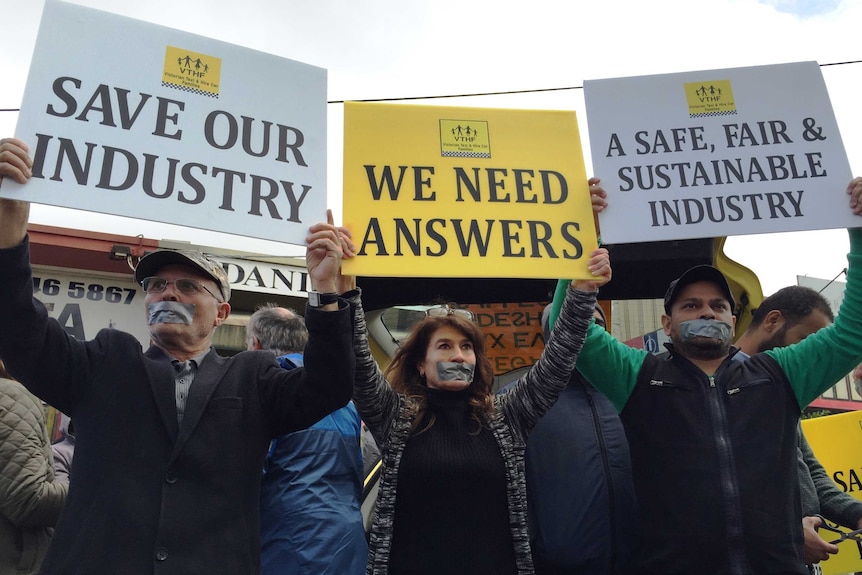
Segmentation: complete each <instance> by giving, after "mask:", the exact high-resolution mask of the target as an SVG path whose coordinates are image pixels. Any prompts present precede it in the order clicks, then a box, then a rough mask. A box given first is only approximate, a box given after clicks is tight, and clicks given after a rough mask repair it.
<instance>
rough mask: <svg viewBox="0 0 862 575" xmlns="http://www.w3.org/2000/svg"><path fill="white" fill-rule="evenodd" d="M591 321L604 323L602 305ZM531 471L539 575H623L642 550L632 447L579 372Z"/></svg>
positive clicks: (542, 431)
mask: <svg viewBox="0 0 862 575" xmlns="http://www.w3.org/2000/svg"><path fill="white" fill-rule="evenodd" d="M550 310H551V306H550V304H549V305H548V306H547V307H546V308H545V311H544V313H543V314H542V330H543V332H544V334H545V340H547V339H548V336H549V335H550V326H549V323H548V318H549V312H550ZM593 320H594V321H595V323H596V324H598V325H600V326H601V327H603V328H605V327H606V325H607V324H606V320H605V314H604V311H603V310H602V308H601V306H599V305H598V304H596V308H595V312H594V313H593ZM503 389H504V390H507V389H508V386H507V387H505V388H503ZM526 474H527V511H528V512H529V519H530V546H531V548H532V550H533V563H534V564H535V568H536V574H537V575H616V574H617V573H622V572H623V571H624V567H625V566H626V565H627V564H628V561H629V558H630V557H631V555H632V553H633V552H634V550H635V549H636V547H637V545H636V536H637V530H636V525H637V503H636V501H635V493H634V485H633V484H632V469H631V458H630V456H629V444H628V441H627V440H626V436H625V430H624V429H623V424H622V422H620V418H619V415H617V410H616V409H615V408H614V406H613V404H611V402H610V401H608V399H607V398H606V397H605V396H604V395H602V394H601V393H600V392H599V391H598V390H596V388H594V387H593V386H592V385H590V384H589V383H588V382H587V381H586V380H585V379H584V377H583V376H582V375H581V374H580V373H579V372H578V370H577V369H576V370H575V371H574V372H573V373H572V377H571V379H570V380H569V383H568V385H567V386H566V388H565V389H564V390H563V393H562V394H560V397H559V399H557V402H556V403H555V404H554V405H553V407H551V409H549V410H548V412H547V413H546V414H545V415H544V416H542V419H541V420H540V421H539V423H538V424H537V425H536V427H535V428H534V429H533V431H532V433H531V434H530V437H529V439H528V440H527V451H526Z"/></svg>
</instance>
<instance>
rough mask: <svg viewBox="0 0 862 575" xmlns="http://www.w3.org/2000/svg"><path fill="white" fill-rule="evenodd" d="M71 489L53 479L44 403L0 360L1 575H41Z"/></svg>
mask: <svg viewBox="0 0 862 575" xmlns="http://www.w3.org/2000/svg"><path fill="white" fill-rule="evenodd" d="M68 489H69V485H68V483H66V482H63V481H59V480H58V479H57V477H55V475H54V465H53V463H52V458H51V444H50V443H49V442H48V432H47V430H46V429H45V412H44V410H43V407H42V404H41V403H40V402H39V401H38V400H37V399H36V398H35V397H33V396H32V395H30V392H28V391H27V390H26V389H25V388H24V386H23V385H21V384H20V383H18V382H17V381H15V380H13V379H12V376H10V375H9V372H7V371H6V366H5V364H4V363H3V361H2V360H0V575H30V574H33V573H37V572H38V571H39V566H40V565H41V563H42V558H43V557H44V556H45V552H46V550H47V549H48V543H49V542H50V541H51V534H52V533H53V527H54V525H55V524H56V523H57V519H58V518H59V517H60V511H62V509H63V503H64V502H65V501H66V492H67V491H68Z"/></svg>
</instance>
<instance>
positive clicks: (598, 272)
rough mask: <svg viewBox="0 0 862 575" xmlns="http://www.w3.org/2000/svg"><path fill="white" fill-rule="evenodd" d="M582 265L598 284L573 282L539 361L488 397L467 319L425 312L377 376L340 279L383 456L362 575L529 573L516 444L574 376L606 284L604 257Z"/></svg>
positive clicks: (354, 300) (454, 312)
mask: <svg viewBox="0 0 862 575" xmlns="http://www.w3.org/2000/svg"><path fill="white" fill-rule="evenodd" d="M342 231H343V233H344V234H345V239H344V241H343V242H342V243H343V244H344V246H345V254H346V256H348V257H349V255H350V254H351V252H353V251H354V250H353V249H352V242H350V240H349V233H348V232H346V230H342ZM589 269H590V271H591V273H593V275H594V279H592V280H577V281H573V282H572V284H571V286H570V288H569V290H568V295H567V298H566V302H565V305H564V306H563V309H562V313H561V315H560V318H559V320H558V321H557V323H556V324H555V326H554V330H553V333H552V335H551V338H550V339H549V341H548V342H546V346H545V351H544V353H543V354H542V356H541V358H540V359H539V361H538V362H537V363H536V364H535V365H533V366H532V368H531V369H530V371H529V372H528V373H527V374H526V375H524V376H523V377H522V378H521V379H520V380H519V381H518V382H517V383H515V384H514V385H513V386H512V387H511V389H510V390H509V391H508V392H507V393H503V394H499V395H496V396H495V395H494V394H493V393H492V391H491V386H492V383H493V372H492V369H491V365H490V362H489V360H488V357H487V355H486V353H485V344H484V337H483V335H482V332H481V330H480V329H479V328H478V327H477V326H476V324H475V323H473V322H472V321H471V319H470V317H469V312H466V310H459V309H456V308H453V307H449V306H440V307H436V308H431V309H429V311H428V313H427V316H426V317H425V318H424V319H423V320H422V321H420V322H419V323H418V324H417V325H416V326H415V328H414V329H413V331H412V333H411V334H410V336H409V337H408V338H407V340H406V341H405V342H404V343H403V344H402V345H401V347H400V349H399V350H398V352H397V353H396V355H395V358H394V359H393V360H392V363H391V364H390V365H389V367H388V368H387V370H386V373H385V374H384V373H381V371H380V369H379V368H378V366H377V364H376V363H375V361H374V359H373V358H372V356H371V351H370V349H369V346H368V335H367V333H366V325H365V316H364V313H363V309H362V304H361V300H360V296H361V292H360V290H359V289H356V283H355V278H353V277H350V276H341V277H340V278H339V284H338V285H339V291H341V292H342V297H344V298H346V299H347V300H348V301H349V302H350V303H351V305H352V306H353V309H354V318H355V321H354V352H355V355H356V376H355V379H354V395H353V400H354V402H355V403H356V406H357V408H358V409H359V413H360V415H361V416H362V419H363V420H364V421H365V422H366V424H367V425H368V426H369V428H370V429H371V431H372V433H373V434H374V438H375V439H376V440H377V443H378V445H379V446H380V447H381V451H382V453H383V470H382V474H381V479H380V488H379V493H378V497H377V507H376V510H375V513H374V519H373V524H372V528H371V537H370V545H369V559H368V566H367V569H366V572H367V573H368V574H370V575H384V574H391V575H402V574H408V573H409V574H411V575H424V574H428V575H440V574H446V575H457V574H470V575H481V574H487V575H507V574H519V575H520V574H529V573H533V565H532V560H531V557H530V547H529V538H528V534H527V512H526V492H525V480H524V444H525V441H526V438H527V435H528V434H529V432H530V430H531V429H532V428H533V426H534V425H535V424H536V422H537V421H538V420H539V418H540V417H541V416H542V414H544V413H545V412H546V411H547V410H548V409H549V408H550V406H551V405H552V404H553V403H554V401H555V400H556V399H557V396H558V395H559V394H560V392H561V391H562V390H563V388H564V387H565V386H566V383H567V382H568V380H569V376H570V375H571V373H572V370H573V369H574V366H575V361H576V359H577V356H578V353H579V351H580V349H581V346H582V344H583V341H584V336H585V333H586V330H587V327H588V325H589V323H590V320H591V319H592V315H593V309H594V305H595V301H596V293H597V292H596V290H597V289H598V287H599V286H600V285H603V284H604V283H607V281H609V280H610V277H611V268H610V262H609V259H608V253H607V251H606V250H604V249H599V250H596V251H595V252H593V254H592V257H591V259H590V262H589ZM465 312H466V313H465Z"/></svg>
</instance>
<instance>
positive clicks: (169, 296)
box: [161, 281, 180, 301]
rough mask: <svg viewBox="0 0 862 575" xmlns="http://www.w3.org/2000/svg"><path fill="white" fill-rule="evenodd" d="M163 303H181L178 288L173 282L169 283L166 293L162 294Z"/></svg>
mask: <svg viewBox="0 0 862 575" xmlns="http://www.w3.org/2000/svg"><path fill="white" fill-rule="evenodd" d="M161 296H162V301H179V299H180V298H179V297H177V286H176V284H175V283H174V282H173V281H169V282H168V284H167V285H166V286H165V291H163V292H162V293H161Z"/></svg>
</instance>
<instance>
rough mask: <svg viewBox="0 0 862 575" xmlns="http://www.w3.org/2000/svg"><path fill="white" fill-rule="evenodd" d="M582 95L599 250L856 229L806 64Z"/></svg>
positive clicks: (647, 81) (633, 81) (670, 77)
mask: <svg viewBox="0 0 862 575" xmlns="http://www.w3.org/2000/svg"><path fill="white" fill-rule="evenodd" d="M584 97H585V99H586V107H587V120H588V123H589V132H590V147H591V150H592V161H593V173H594V174H595V175H596V176H598V177H600V178H601V179H602V186H603V187H604V189H605V190H606V191H607V192H608V203H609V206H608V209H606V210H605V211H604V212H603V213H602V214H601V215H600V216H599V223H600V225H601V237H602V240H603V241H604V242H605V243H611V244H612V243H630V242H638V241H658V240H675V239H687V238H707V237H715V236H727V235H739V234H753V233H766V232H780V231H799V230H813V229H827V228H844V227H854V226H858V225H860V220H859V218H858V217H856V216H854V215H853V214H852V213H851V212H850V209H849V207H848V205H849V203H848V196H847V195H846V194H845V188H846V186H847V183H848V182H849V181H850V179H851V177H852V175H851V171H850V164H849V162H848V161H847V154H846V153H845V151H844V146H843V144H842V142H841V134H840V133H839V132H838V125H837V123H836V121H835V115H834V113H833V111H832V106H831V104H830V102H829V95H828V94H827V92H826V85H825V84H824V82H823V77H822V75H821V73H820V68H819V66H818V65H817V63H816V62H803V63H796V64H779V65H774V66H758V67H750V68H734V69H727V70H707V71H700V72H686V73H681V74H666V75H658V76H642V77H634V78H617V79H609V80H593V81H587V82H584Z"/></svg>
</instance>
